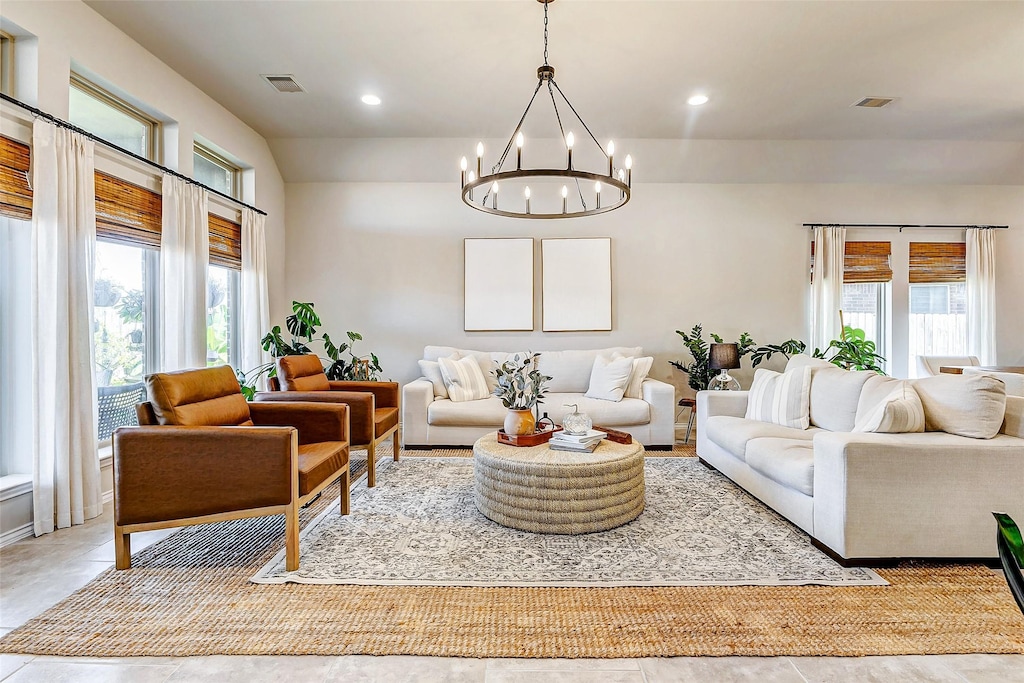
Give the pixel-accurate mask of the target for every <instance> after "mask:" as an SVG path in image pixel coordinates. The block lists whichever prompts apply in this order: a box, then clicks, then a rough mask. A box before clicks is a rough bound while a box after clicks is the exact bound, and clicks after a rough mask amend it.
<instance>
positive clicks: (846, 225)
mask: <svg viewBox="0 0 1024 683" xmlns="http://www.w3.org/2000/svg"><path fill="white" fill-rule="evenodd" d="M831 225H835V226H841V227H844V228H899V229H900V232H903V228H931V229H935V228H938V229H946V228H955V229H958V230H965V229H967V228H980V229H982V230H1006V229H1008V228H1009V227H1010V226H1008V225H932V224H925V225H907V224H906V223H804V227H805V228H827V227H829V226H831Z"/></svg>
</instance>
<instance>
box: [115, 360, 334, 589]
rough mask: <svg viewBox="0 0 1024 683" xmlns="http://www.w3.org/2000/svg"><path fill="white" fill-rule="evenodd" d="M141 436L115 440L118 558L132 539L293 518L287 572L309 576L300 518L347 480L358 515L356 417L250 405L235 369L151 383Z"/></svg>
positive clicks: (127, 554)
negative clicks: (351, 438) (352, 445)
mask: <svg viewBox="0 0 1024 683" xmlns="http://www.w3.org/2000/svg"><path fill="white" fill-rule="evenodd" d="M146 389H147V392H148V394H149V401H148V402H146V403H140V404H138V405H137V406H136V410H137V412H138V416H139V425H140V426H138V427H120V428H118V429H117V430H115V431H114V435H113V446H114V549H115V560H116V561H115V565H116V566H117V568H118V569H128V568H130V567H131V539H130V537H131V534H132V533H134V532H136V531H148V530H150V529H165V528H169V527H176V526H186V525H192V524H205V523H207V522H221V521H226V520H231V519H242V518H245V517H261V516H264V515H278V514H284V515H285V548H286V568H287V569H288V571H294V570H296V569H298V568H299V508H300V507H301V506H302V505H304V504H305V503H306V502H308V501H310V500H312V499H313V498H314V497H315V496H316V495H317V494H318V493H320V492H321V491H323V490H324V489H325V488H326V487H327V486H328V485H329V484H331V483H332V482H334V481H337V480H338V478H339V477H340V484H341V506H340V507H341V514H343V515H347V514H348V512H349V485H350V482H349V469H348V455H349V454H348V449H349V446H348V407H347V406H345V405H341V404H333V405H332V404H319V405H317V404H309V403H262V404H251V403H246V401H245V398H244V397H243V396H242V391H241V388H240V387H239V385H238V380H237V379H236V378H235V373H234V372H233V371H232V369H231V368H230V367H228V366H221V367H216V368H205V369H202V370H183V371H180V372H168V373H157V374H153V375H148V376H147V377H146Z"/></svg>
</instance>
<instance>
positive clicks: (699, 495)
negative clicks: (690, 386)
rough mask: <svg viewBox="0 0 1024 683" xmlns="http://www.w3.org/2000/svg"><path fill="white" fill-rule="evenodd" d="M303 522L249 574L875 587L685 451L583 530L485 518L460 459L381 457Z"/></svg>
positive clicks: (269, 579)
mask: <svg viewBox="0 0 1024 683" xmlns="http://www.w3.org/2000/svg"><path fill="white" fill-rule="evenodd" d="M379 470H380V472H379V474H378V477H379V479H378V485H377V487H376V488H373V489H368V488H366V486H365V483H360V484H358V485H356V486H355V487H354V488H353V491H352V508H351V514H350V515H346V516H341V515H340V514H339V512H338V507H337V505H335V504H332V505H330V506H329V507H328V508H327V509H326V510H324V512H323V513H322V514H321V515H320V516H319V517H317V518H316V519H315V520H313V521H312V522H311V523H310V524H309V525H308V526H307V527H306V529H305V530H304V532H303V535H302V543H301V557H302V564H301V566H300V567H299V569H298V570H297V571H294V572H289V571H286V570H285V566H284V564H285V562H284V560H285V558H284V551H283V550H282V551H281V552H279V553H278V554H277V555H276V556H275V557H274V558H273V559H272V560H271V561H270V562H269V563H268V564H267V565H266V566H265V567H263V568H262V569H261V570H260V571H259V572H258V573H257V574H256V575H255V576H254V577H253V579H252V580H253V582H255V583H286V582H289V581H290V582H294V583H310V584H359V585H407V586H408V585H412V586H494V587H497V586H580V587H582V586H592V587H608V586H699V585H712V586H713V585H718V586H729V585H767V586H778V585H802V584H819V585H885V581H884V580H882V579H881V578H880V577H879V576H878V575H877V574H876V573H875V572H873V571H871V570H869V569H862V568H844V567H842V566H840V565H839V564H837V563H836V562H835V561H834V560H832V559H831V558H829V557H828V556H826V555H825V554H824V553H822V552H821V551H820V550H818V549H817V548H814V547H813V546H812V545H811V543H810V539H809V538H808V537H807V535H806V534H805V533H803V532H802V531H800V530H799V529H798V528H796V527H795V526H793V525H792V524H790V523H789V522H788V521H786V520H785V519H783V518H782V517H781V516H779V515H778V514H776V513H775V512H773V511H772V510H770V509H768V508H767V507H765V506H764V505H763V504H762V503H760V502H759V501H758V500H757V499H756V498H754V497H753V496H751V495H750V494H748V493H746V492H745V491H744V490H743V489H741V488H739V487H738V486H736V485H735V484H733V483H732V482H731V481H729V480H728V479H727V478H726V477H723V476H722V475H720V474H718V473H717V472H712V471H711V470H709V469H708V468H706V467H704V466H703V465H701V464H700V463H699V462H697V459H696V458H671V457H670V458H659V457H649V458H647V462H646V466H645V468H644V470H645V472H644V475H645V476H644V478H645V480H646V486H645V489H646V492H645V496H644V497H645V503H646V504H645V507H644V511H643V513H641V515H640V516H639V517H638V518H636V519H635V520H633V521H632V522H629V523H628V524H625V525H623V526H620V527H617V528H614V529H611V530H608V531H603V532H599V533H591V534H579V535H571V536H567V535H556V534H535V533H529V532H525V531H518V530H515V529H509V528H507V527H504V526H501V525H500V524H496V523H495V522H492V521H491V520H489V519H487V517H485V516H484V515H483V514H481V513H480V511H479V510H478V509H477V507H476V504H475V502H474V495H473V492H474V489H473V486H474V482H473V461H472V460H471V459H470V458H405V459H403V460H402V462H400V463H394V462H392V461H391V459H386V460H384V461H383V462H382V463H381V467H380V468H379Z"/></svg>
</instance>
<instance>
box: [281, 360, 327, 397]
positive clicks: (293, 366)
mask: <svg viewBox="0 0 1024 683" xmlns="http://www.w3.org/2000/svg"><path fill="white" fill-rule="evenodd" d="M277 377H278V380H279V381H280V382H281V389H283V390H284V391H330V389H331V384H330V382H328V381H327V374H326V373H324V366H323V364H322V363H321V362H320V359H319V358H318V357H316V356H315V355H313V354H306V355H303V356H282V357H281V358H278V359H277Z"/></svg>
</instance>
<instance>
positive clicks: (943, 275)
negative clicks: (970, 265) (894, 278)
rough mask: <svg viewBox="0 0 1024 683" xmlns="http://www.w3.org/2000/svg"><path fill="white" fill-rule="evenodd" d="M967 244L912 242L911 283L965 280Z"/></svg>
mask: <svg viewBox="0 0 1024 683" xmlns="http://www.w3.org/2000/svg"><path fill="white" fill-rule="evenodd" d="M966 279H967V245H966V244H964V243H963V242H911V243H910V283H911V284H934V283H937V282H964V281H965V280H966Z"/></svg>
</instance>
